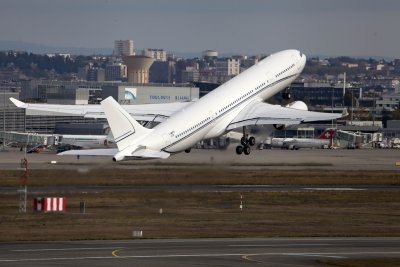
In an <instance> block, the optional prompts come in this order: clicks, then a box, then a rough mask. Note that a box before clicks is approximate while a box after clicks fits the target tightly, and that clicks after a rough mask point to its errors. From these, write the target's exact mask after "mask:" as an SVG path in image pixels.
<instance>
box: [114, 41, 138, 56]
mask: <svg viewBox="0 0 400 267" xmlns="http://www.w3.org/2000/svg"><path fill="white" fill-rule="evenodd" d="M134 54H135V52H134V46H133V40H115V41H114V52H113V55H114V56H117V57H122V56H133V55H134Z"/></svg>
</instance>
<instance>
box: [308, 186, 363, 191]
mask: <svg viewBox="0 0 400 267" xmlns="http://www.w3.org/2000/svg"><path fill="white" fill-rule="evenodd" d="M303 190H315V191H365V190H366V189H364V188H351V187H304V188H303Z"/></svg>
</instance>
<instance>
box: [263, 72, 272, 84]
mask: <svg viewBox="0 0 400 267" xmlns="http://www.w3.org/2000/svg"><path fill="white" fill-rule="evenodd" d="M265 76H266V78H267V84H271V83H273V82H274V75H272V73H271V72H267V73H266V74H265Z"/></svg>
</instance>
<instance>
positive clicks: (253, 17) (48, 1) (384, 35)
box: [0, 0, 400, 58]
mask: <svg viewBox="0 0 400 267" xmlns="http://www.w3.org/2000/svg"><path fill="white" fill-rule="evenodd" d="M117 39H132V40H134V43H135V47H138V48H145V47H149V48H162V49H166V50H168V51H181V52H200V51H202V50H205V49H214V50H217V51H219V52H221V53H224V52H235V53H243V54H257V53H271V52H274V51H278V50H282V49H286V48H297V49H300V50H302V51H304V52H305V53H306V54H309V55H310V54H311V55H348V56H386V57H395V58H400V1H398V0H274V1H273V0H197V1H195V0H142V1H137V0H0V40H12V41H23V42H34V43H39V44H45V45H50V46H74V47H86V48H106V47H109V48H112V46H113V41H114V40H117Z"/></svg>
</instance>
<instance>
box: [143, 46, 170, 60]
mask: <svg viewBox="0 0 400 267" xmlns="http://www.w3.org/2000/svg"><path fill="white" fill-rule="evenodd" d="M142 55H143V56H146V57H152V58H154V61H163V62H165V61H167V51H165V50H164V49H153V48H146V49H143V51H142Z"/></svg>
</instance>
